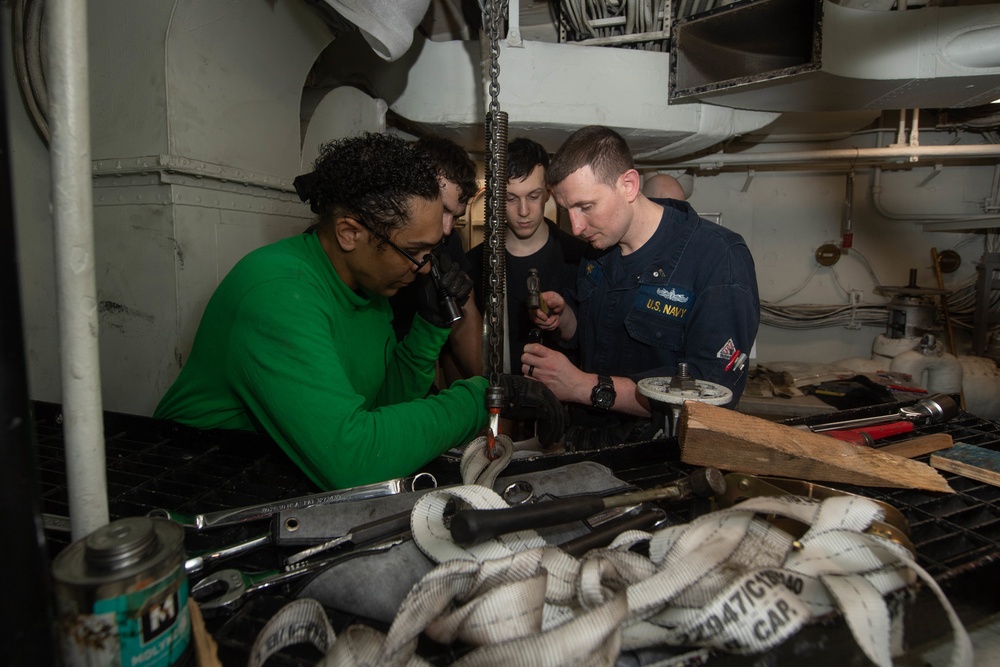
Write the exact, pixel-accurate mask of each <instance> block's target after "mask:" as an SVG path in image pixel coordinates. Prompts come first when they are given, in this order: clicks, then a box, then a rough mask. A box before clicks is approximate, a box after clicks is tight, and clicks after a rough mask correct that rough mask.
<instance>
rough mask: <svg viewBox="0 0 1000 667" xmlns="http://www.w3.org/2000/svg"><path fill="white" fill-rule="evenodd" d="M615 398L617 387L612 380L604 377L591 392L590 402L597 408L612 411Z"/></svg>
mask: <svg viewBox="0 0 1000 667" xmlns="http://www.w3.org/2000/svg"><path fill="white" fill-rule="evenodd" d="M615 396H616V394H615V385H614V384H612V382H611V378H607V377H602V378H600V379H599V381H598V383H597V385H596V386H595V387H594V389H593V391H591V392H590V402H591V403H593V404H594V407H595V408H600V409H602V410H610V409H611V406H613V405H614V404H615Z"/></svg>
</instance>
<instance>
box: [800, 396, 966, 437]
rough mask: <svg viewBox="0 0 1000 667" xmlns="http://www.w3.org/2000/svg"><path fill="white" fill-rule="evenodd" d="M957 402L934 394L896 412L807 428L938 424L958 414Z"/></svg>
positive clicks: (813, 430) (819, 430) (827, 429)
mask: <svg viewBox="0 0 1000 667" xmlns="http://www.w3.org/2000/svg"><path fill="white" fill-rule="evenodd" d="M958 412H959V409H958V404H957V403H956V402H955V399H953V398H952V397H951V396H949V395H948V394H934V395H933V396H928V397H927V398H922V399H920V400H919V401H917V402H916V403H914V404H913V405H909V406H907V407H905V408H901V409H900V410H899V411H898V412H896V413H894V414H889V415H877V416H874V417H862V418H861V419H848V420H845V421H839V422H829V423H827V424H816V425H815V426H810V427H809V430H810V431H812V432H814V433H822V432H823V431H836V430H843V429H852V428H859V427H861V426H873V425H875V424H886V423H889V422H895V421H900V420H905V421H911V422H914V423H920V424H938V423H941V422H945V421H948V420H949V419H954V418H955V417H957V416H958Z"/></svg>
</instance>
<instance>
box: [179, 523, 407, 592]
mask: <svg viewBox="0 0 1000 667" xmlns="http://www.w3.org/2000/svg"><path fill="white" fill-rule="evenodd" d="M409 538H410V532H409V531H406V532H405V533H401V534H399V535H397V536H395V537H393V538H391V539H389V540H386V541H384V542H379V543H378V544H373V545H372V546H370V547H366V548H364V549H356V550H354V551H351V552H348V553H345V554H340V555H338V556H333V557H331V558H325V559H323V560H317V561H308V562H304V563H302V564H300V565H299V566H298V567H295V568H294V569H290V570H285V571H278V570H270V571H266V572H253V573H250V572H243V571H241V570H236V569H232V568H229V569H225V570H218V571H216V572H213V573H212V574H209V575H208V576H206V577H205V578H204V579H202V580H201V581H199V582H198V583H196V584H195V585H194V586H192V587H191V597H192V598H194V600H195V601H196V602H197V603H198V606H199V607H200V608H201V609H202V611H208V612H212V611H216V610H220V609H223V610H234V609H236V608H237V607H238V606H239V605H241V604H242V603H243V599H244V598H245V597H246V596H247V595H249V594H250V593H253V592H255V591H260V590H263V589H265V588H270V587H271V586H275V585H278V584H282V583H284V582H286V581H290V580H292V579H296V578H298V577H301V576H303V575H306V574H310V573H316V572H320V571H321V570H325V569H326V568H328V567H332V566H334V565H336V564H337V563H340V562H343V561H346V560H348V559H351V558H356V557H358V556H364V555H366V554H372V553H379V552H382V551H387V550H389V549H391V548H393V547H394V546H396V545H397V544H402V543H403V542H404V541H406V540H407V539H409Z"/></svg>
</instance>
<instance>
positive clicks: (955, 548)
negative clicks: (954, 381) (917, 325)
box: [34, 403, 1000, 665]
mask: <svg viewBox="0 0 1000 667" xmlns="http://www.w3.org/2000/svg"><path fill="white" fill-rule="evenodd" d="M34 409H35V433H36V442H37V444H38V460H37V465H38V476H39V481H40V498H41V506H42V511H43V512H46V513H49V514H56V515H61V516H65V515H66V514H67V513H68V500H67V489H66V473H65V457H64V455H63V434H62V425H61V418H60V415H59V406H56V405H52V404H47V403H38V404H36V405H35V408H34ZM880 410H881V411H885V410H887V408H886V407H885V406H875V407H874V408H861V409H857V410H850V411H844V412H842V413H838V418H844V419H849V418H854V417H863V416H869V415H871V414H881V412H879V411H880ZM825 419H826V420H829V416H828V415H827V416H825ZM823 420H824V419H823V418H816V417H810V418H799V419H794V420H786V422H785V423H787V424H798V423H817V422H821V421H823ZM930 433H948V434H950V435H951V436H952V437H953V438H954V440H955V441H956V442H965V443H969V444H973V445H978V446H981V447H986V448H989V449H993V450H996V451H1000V426H998V425H997V424H996V423H993V422H989V421H986V420H982V419H979V418H977V417H974V416H972V415H969V414H968V413H964V412H963V413H962V414H961V415H960V416H959V417H958V418H956V419H954V420H952V421H950V422H948V423H946V424H940V425H932V426H920V427H917V429H916V431H915V432H914V433H912V434H906V435H902V436H894V437H893V438H887V439H886V440H884V441H881V442H880V444H883V443H884V444H889V443H891V442H895V441H899V440H905V439H907V438H909V437H914V436H916V435H925V434H930ZM105 434H106V456H107V476H108V490H109V505H110V513H111V518H112V519H117V518H121V517H125V516H137V515H145V514H146V513H147V512H149V511H150V510H151V509H154V508H165V509H170V510H173V511H177V512H182V513H186V514H197V513H201V512H209V511H214V510H218V509H227V508H233V507H241V506H245V505H252V504H257V503H261V502H267V501H273V500H279V499H283V498H291V497H296V496H302V495H307V494H310V493H315V492H316V491H317V489H316V488H315V487H314V485H313V484H312V483H311V482H310V481H309V480H308V479H307V478H306V477H305V476H304V475H303V474H302V473H301V472H300V471H299V470H298V469H297V468H296V467H295V466H294V465H293V464H292V463H291V462H290V461H289V460H288V459H287V458H286V457H285V455H284V454H283V453H282V452H281V451H280V450H279V449H278V447H277V446H276V445H275V444H274V443H273V442H271V441H270V440H269V439H268V438H266V437H262V436H257V435H254V434H249V433H233V432H200V431H196V430H193V429H186V428H183V427H178V426H177V425H174V424H171V423H168V422H163V421H160V420H154V419H149V418H144V417H135V416H131V415H118V414H114V413H108V415H107V416H106V419H105ZM678 455H679V452H678V449H677V443H676V442H675V441H673V440H666V441H654V442H649V443H636V444H634V445H622V446H620V447H615V448H611V449H608V450H597V451H584V452H576V453H568V454H561V455H555V456H548V457H543V458H537V459H532V460H524V459H515V460H514V461H513V462H512V463H511V465H510V466H509V467H508V469H507V471H505V473H504V474H505V475H516V474H518V473H520V472H528V471H534V470H540V469H547V468H554V467H558V466H562V465H566V464H569V463H575V462H578V461H584V460H589V461H595V462H597V463H601V464H604V465H606V466H608V467H609V468H611V469H612V470H613V471H614V472H615V474H616V476H618V477H619V478H620V479H622V480H623V481H626V482H628V483H630V484H633V485H635V486H637V487H640V488H650V487H652V486H657V485H661V484H665V483H668V482H671V481H673V480H676V479H678V478H679V477H680V476H682V475H683V474H685V473H686V472H688V471H690V470H691V467H690V466H687V465H685V464H682V463H679V462H678V458H679V456H678ZM928 458H929V457H928V456H925V457H922V458H921V459H919V460H923V461H925V462H926V461H927V459H928ZM458 462H459V461H458V458H457V457H452V456H445V457H441V458H439V459H437V460H435V461H434V462H432V463H431V464H429V466H428V467H427V468H426V469H427V470H429V471H431V472H433V473H434V474H435V475H436V477H437V478H438V482H439V484H454V483H458V482H459V481H460V475H459V472H458ZM944 475H945V477H946V478H947V479H948V482H949V483H950V484H951V486H952V488H954V489H955V491H956V493H955V494H953V495H947V496H945V495H940V494H932V493H924V492H920V491H913V490H905V489H874V488H870V487H865V488H858V487H850V486H839V488H843V489H844V490H846V491H850V492H855V493H859V494H862V495H867V496H869V497H873V498H876V499H878V500H883V501H885V502H887V503H889V504H891V505H893V506H894V507H896V508H897V509H899V510H900V511H901V512H902V513H903V515H904V516H905V517H906V519H907V521H908V522H909V524H910V528H911V541H912V542H913V544H914V545H915V547H916V549H917V555H918V562H920V564H921V565H922V566H923V567H924V568H925V569H927V570H928V572H929V573H930V574H931V575H932V576H934V577H935V579H938V581H939V582H945V581H952V582H959V584H956V585H955V586H952V588H951V589H950V590H949V597H951V598H953V599H952V601H953V603H955V602H956V600H955V599H954V596H956V595H959V594H960V595H969V596H972V597H973V598H975V597H976V596H979V597H984V596H992V593H990V592H989V590H987V589H989V588H990V586H986V589H983V586H982V585H980V586H979V589H980V590H977V589H976V586H965V585H962V584H961V582H963V581H964V579H962V577H963V576H965V575H968V574H969V573H970V572H972V573H975V572H979V574H980V575H982V574H983V573H988V575H989V576H987V579H988V580H993V579H995V576H992V575H995V574H996V573H994V572H993V569H995V568H990V567H986V566H987V565H991V566H1000V548H998V544H1000V488H998V487H994V486H991V485H988V484H983V483H980V482H977V481H975V480H971V479H966V478H963V477H960V476H958V475H954V474H951V473H944ZM830 486H838V485H830ZM665 509H666V510H667V511H668V519H669V521H670V522H671V523H683V522H685V521H689V520H690V519H691V518H692V517H691V512H692V511H698V512H700V511H705V510H707V509H708V508H707V507H706V506H702V507H698V506H697V505H694V504H692V505H690V506H665ZM261 530H262V528H261V524H260V523H257V524H244V525H243V526H236V527H231V528H225V529H216V530H212V531H204V532H189V533H188V536H187V539H186V547H187V548H188V550H189V551H197V550H202V549H209V548H218V547H219V546H222V545H226V544H231V543H234V542H238V541H240V540H244V539H247V538H249V537H252V536H253V535H255V534H258V533H260V532H261ZM46 538H47V542H48V547H49V555H50V557H54V556H55V555H56V554H57V553H58V552H59V551H60V550H61V549H62V548H64V547H65V546H67V545H68V543H69V535H68V533H61V532H55V531H52V530H47V531H46ZM282 556H283V554H280V553H279V552H278V550H277V549H264V550H259V551H258V552H255V553H254V554H250V555H248V556H244V557H241V559H240V560H239V561H238V565H236V566H237V567H241V568H244V569H247V570H264V569H273V568H276V567H278V565H279V564H280V562H281V557H282ZM232 566H234V564H233V563H232V562H225V563H223V564H221V565H220V567H232ZM979 578H982V576H979ZM293 593H294V590H293V589H292V588H291V587H288V586H286V587H281V588H280V589H279V590H271V592H269V593H268V594H261V595H257V596H253V597H251V598H250V599H249V600H248V601H247V603H246V604H244V605H243V606H242V607H241V608H240V609H239V610H238V611H237V612H235V613H232V614H230V615H227V616H220V617H217V618H211V617H209V618H208V619H207V624H208V628H209V631H210V632H211V633H212V636H213V638H214V639H215V640H216V642H217V643H218V645H219V656H220V659H221V660H222V662H223V664H226V665H228V664H242V663H245V662H246V658H247V654H248V651H249V648H250V646H251V645H252V643H253V640H254V638H255V637H256V636H257V634H258V633H259V631H260V629H261V628H263V626H264V624H265V623H266V622H267V620H268V619H270V618H271V616H272V615H273V614H274V612H276V611H277V610H278V609H279V608H280V607H281V606H282V605H283V604H285V603H287V602H289V601H290V600H291V599H292V597H293ZM956 606H957V607H958V606H961V601H959V603H958V604H956ZM966 606H968V605H966ZM972 606H973V607H977V608H978V607H986V608H987V609H986V611H992V613H995V612H996V611H998V609H997V608H996V606H997V605H996V603H995V601H994V602H989V601H988V600H979V601H976V600H973V603H972ZM328 612H329V614H330V617H331V621H332V622H333V624H334V627H335V628H336V629H337V630H338V631H339V630H341V629H342V628H344V627H346V626H347V625H349V624H350V623H352V622H364V623H366V624H368V625H372V626H374V627H379V626H378V624H374V623H372V622H371V621H369V620H366V619H358V618H352V617H349V616H346V615H344V614H343V613H341V612H337V611H335V610H328ZM966 622H969V620H967V621H966ZM380 629H384V628H380ZM822 631H829V628H827V629H826V630H822ZM422 641H423V642H427V641H428V640H426V639H424V640H422ZM456 650H460V649H456V648H454V647H442V646H437V645H427V646H425V645H422V648H421V651H420V652H419V653H420V655H421V656H422V657H424V658H425V659H427V660H429V661H430V662H432V663H433V664H441V665H445V664H450V662H452V661H453V660H454V659H455V658H456V657H457V654H456V652H455V651H456ZM667 650H670V649H667ZM678 650H679V649H678ZM671 652H672V651H671ZM315 653H316V652H315V650H313V649H310V648H307V647H298V648H294V649H290V650H286V651H283V652H282V654H279V655H277V656H274V657H273V658H272V659H271V661H273V662H274V664H276V665H304V664H313V663H314V662H315V661H316V659H317V658H318V656H317V655H315ZM719 657H720V658H721V657H722V656H719ZM271 661H269V663H268V664H271Z"/></svg>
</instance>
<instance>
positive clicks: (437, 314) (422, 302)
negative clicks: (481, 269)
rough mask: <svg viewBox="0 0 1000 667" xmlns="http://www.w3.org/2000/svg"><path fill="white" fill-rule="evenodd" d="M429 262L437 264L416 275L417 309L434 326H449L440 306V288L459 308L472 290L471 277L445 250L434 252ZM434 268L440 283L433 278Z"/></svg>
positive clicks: (445, 327)
mask: <svg viewBox="0 0 1000 667" xmlns="http://www.w3.org/2000/svg"><path fill="white" fill-rule="evenodd" d="M431 263H432V264H433V263H436V264H437V266H436V267H434V266H432V267H431V272H430V273H427V274H421V275H419V276H417V298H418V300H419V305H418V311H419V313H420V315H421V316H422V317H423V318H424V319H425V320H427V321H428V322H430V323H431V324H433V325H434V326H436V327H441V328H442V329H447V328H450V327H451V323H450V322H448V321H447V320H446V319H445V314H446V313H445V312H444V310H443V308H442V306H441V298H442V293H441V292H442V289H443V290H444V292H445V293H447V295H448V296H450V297H452V298H454V299H455V301H456V305H457V306H458V307H459V309H461V308H462V306H464V305H465V302H466V301H468V300H469V294H470V293H471V292H472V278H470V277H469V274H467V273H466V272H465V271H463V270H462V269H461V268H460V267H459V266H458V264H456V263H455V262H453V261H452V260H451V257H449V256H448V254H447V253H445V252H440V251H438V252H435V253H434V259H432V260H431ZM435 268H436V269H437V272H438V274H439V275H440V277H441V280H440V284H438V283H437V282H436V281H435V280H434V276H433V273H434V271H435Z"/></svg>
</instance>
